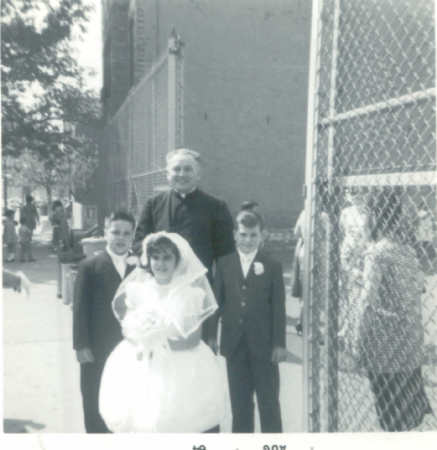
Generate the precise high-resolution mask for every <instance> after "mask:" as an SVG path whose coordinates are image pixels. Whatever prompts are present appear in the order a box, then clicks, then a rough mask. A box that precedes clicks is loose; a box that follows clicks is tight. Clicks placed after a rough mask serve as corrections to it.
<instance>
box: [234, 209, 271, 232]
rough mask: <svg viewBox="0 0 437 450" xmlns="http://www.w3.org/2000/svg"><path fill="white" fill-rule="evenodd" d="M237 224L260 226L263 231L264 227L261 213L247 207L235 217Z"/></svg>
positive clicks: (252, 226)
mask: <svg viewBox="0 0 437 450" xmlns="http://www.w3.org/2000/svg"><path fill="white" fill-rule="evenodd" d="M235 225H236V228H238V226H239V225H243V226H245V227H247V228H255V227H257V226H259V229H260V230H261V231H262V230H263V229H264V221H263V218H262V217H261V215H260V214H258V213H257V212H255V211H249V210H247V209H243V210H242V211H240V212H239V213H238V214H237V217H236V218H235Z"/></svg>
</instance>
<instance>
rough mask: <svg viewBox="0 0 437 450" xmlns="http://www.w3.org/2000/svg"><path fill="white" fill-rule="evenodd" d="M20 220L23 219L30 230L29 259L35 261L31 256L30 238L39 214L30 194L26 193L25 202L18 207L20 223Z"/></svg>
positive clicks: (37, 222)
mask: <svg viewBox="0 0 437 450" xmlns="http://www.w3.org/2000/svg"><path fill="white" fill-rule="evenodd" d="M21 220H24V224H25V225H26V226H27V228H29V230H30V247H29V248H30V259H31V260H32V261H35V259H34V258H33V256H32V239H33V232H34V230H35V228H36V226H37V225H38V224H39V214H38V210H37V209H36V206H35V203H34V201H33V197H32V196H31V195H26V204H25V205H24V206H23V207H22V208H21V209H20V223H22V222H21Z"/></svg>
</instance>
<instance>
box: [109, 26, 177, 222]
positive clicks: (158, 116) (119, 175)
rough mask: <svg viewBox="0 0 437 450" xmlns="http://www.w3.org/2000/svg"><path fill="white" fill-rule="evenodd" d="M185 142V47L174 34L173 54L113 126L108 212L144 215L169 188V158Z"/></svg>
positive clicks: (125, 105)
mask: <svg viewBox="0 0 437 450" xmlns="http://www.w3.org/2000/svg"><path fill="white" fill-rule="evenodd" d="M182 142H183V54H182V42H181V40H180V37H179V36H177V35H176V33H175V32H173V33H172V35H171V37H170V39H169V43H168V51H167V52H166V53H165V54H164V55H162V56H161V58H160V59H159V60H157V61H156V62H155V64H154V66H153V67H152V68H151V70H150V71H149V72H148V73H147V74H146V75H145V76H144V78H143V79H142V80H140V82H139V83H138V84H137V85H136V86H135V87H133V88H132V89H131V90H130V92H129V94H128V96H127V98H126V100H125V101H124V102H123V104H122V105H121V107H120V108H119V109H118V111H117V112H116V114H114V116H113V117H112V118H111V119H110V120H109V121H108V123H107V125H106V127H105V130H104V134H103V140H102V149H103V151H102V153H103V162H102V166H103V167H104V171H103V173H104V177H105V178H104V184H105V190H104V191H105V194H106V196H107V197H106V199H105V204H106V208H105V210H106V211H112V210H114V209H117V208H126V209H128V210H130V211H131V212H132V213H134V214H135V215H138V214H139V213H140V211H141V209H142V206H143V205H144V204H145V202H146V200H147V199H148V198H149V197H150V196H152V195H153V194H154V193H155V192H156V191H158V190H160V189H163V188H164V187H165V186H166V174H165V165H166V161H165V158H166V154H167V152H168V151H169V150H172V149H174V148H176V147H177V146H179V145H180V144H181V143H182Z"/></svg>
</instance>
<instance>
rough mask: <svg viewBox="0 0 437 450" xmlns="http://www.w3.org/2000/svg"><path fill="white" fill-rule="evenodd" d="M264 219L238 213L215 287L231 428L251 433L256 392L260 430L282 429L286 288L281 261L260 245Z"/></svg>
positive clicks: (272, 431) (250, 214) (250, 212)
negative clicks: (231, 245)
mask: <svg viewBox="0 0 437 450" xmlns="http://www.w3.org/2000/svg"><path fill="white" fill-rule="evenodd" d="M263 228H264V225H263V220H262V218H261V216H260V215H259V214H258V213H257V212H255V211H250V210H249V211H248V210H242V211H240V212H239V213H238V214H237V217H236V226H235V231H234V236H235V241H236V246H237V250H236V251H235V252H233V253H230V254H228V255H225V256H222V257H220V258H219V259H218V261H217V266H216V276H215V280H214V292H215V294H216V298H217V302H218V304H219V313H218V315H216V317H215V319H216V320H215V321H214V322H213V324H214V328H212V330H213V331H214V332H213V336H214V337H215V336H216V335H217V321H218V318H219V317H220V318H221V320H222V332H221V342H220V351H221V354H222V355H223V356H224V357H225V358H226V367H227V373H228V380H229V390H230V396H231V407H232V432H234V433H253V431H254V403H253V395H254V393H255V392H256V395H257V400H258V407H259V413H260V420H261V430H262V432H264V433H280V432H282V420H281V410H280V404H279V368H278V363H279V362H281V361H285V360H286V358H287V350H286V348H285V288H284V280H283V274H282V268H281V265H280V263H278V262H276V261H274V260H272V259H271V258H270V257H268V256H267V255H266V254H265V253H264V252H263V251H262V250H260V247H261V242H262V232H263Z"/></svg>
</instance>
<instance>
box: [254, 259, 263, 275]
mask: <svg viewBox="0 0 437 450" xmlns="http://www.w3.org/2000/svg"><path fill="white" fill-rule="evenodd" d="M253 271H254V272H255V275H262V274H263V273H264V265H263V263H260V262H259V261H256V262H254V263H253Z"/></svg>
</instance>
